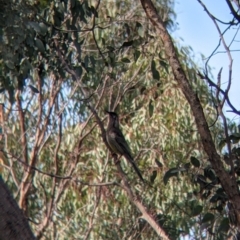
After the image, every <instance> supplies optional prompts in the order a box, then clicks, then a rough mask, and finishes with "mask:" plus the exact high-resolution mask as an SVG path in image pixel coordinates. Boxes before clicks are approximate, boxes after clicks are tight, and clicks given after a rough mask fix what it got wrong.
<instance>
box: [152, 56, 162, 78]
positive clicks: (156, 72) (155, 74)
mask: <svg viewBox="0 0 240 240" xmlns="http://www.w3.org/2000/svg"><path fill="white" fill-rule="evenodd" d="M151 71H152V76H153V79H156V80H159V79H160V74H159V72H158V71H157V69H156V63H155V61H154V60H152V63H151Z"/></svg>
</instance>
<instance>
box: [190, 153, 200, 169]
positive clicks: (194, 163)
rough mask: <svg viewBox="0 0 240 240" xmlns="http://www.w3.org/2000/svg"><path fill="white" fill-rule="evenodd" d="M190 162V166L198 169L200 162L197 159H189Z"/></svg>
mask: <svg viewBox="0 0 240 240" xmlns="http://www.w3.org/2000/svg"><path fill="white" fill-rule="evenodd" d="M190 160H191V163H192V165H193V166H194V167H200V161H199V160H198V159H197V158H195V157H193V156H192V157H191V158H190Z"/></svg>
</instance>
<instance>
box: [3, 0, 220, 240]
mask: <svg viewBox="0 0 240 240" xmlns="http://www.w3.org/2000/svg"><path fill="white" fill-rule="evenodd" d="M2 3H3V4H4V6H5V7H4V8H1V13H2V15H1V18H2V19H3V20H4V21H1V25H0V27H1V32H2V39H1V50H2V51H1V59H2V61H1V67H0V69H1V92H2V94H4V95H5V97H6V101H5V123H4V130H5V134H4V136H5V143H4V148H3V150H2V152H3V158H2V165H3V166H4V168H3V170H2V175H3V177H4V179H5V181H6V182H7V184H8V186H9V188H10V189H11V191H12V192H13V194H14V197H15V199H16V200H17V201H18V203H19V206H20V207H21V208H22V209H23V210H24V213H25V215H26V216H27V217H28V219H29V220H30V224H31V226H32V229H33V232H34V233H35V235H36V236H37V237H38V238H42V239H49V238H50V239H66V238H67V239H71V238H77V239H126V238H132V239H146V238H147V239H156V233H157V234H158V235H160V236H162V237H163V236H165V237H166V238H173V239H176V238H177V237H179V236H181V235H182V234H188V233H189V232H190V231H193V230H194V231H196V234H198V233H199V232H197V231H200V227H199V226H200V224H199V221H200V220H199V219H202V218H201V217H202V216H206V215H204V214H205V213H206V212H207V213H208V211H210V207H209V205H208V204H206V203H207V200H206V199H207V197H208V196H207V197H205V198H204V197H202V196H203V194H207V191H206V186H205V185H204V188H201V185H200V183H201V176H203V174H202V172H204V173H205V172H208V175H207V176H210V175H211V173H212V175H211V177H212V179H210V180H211V181H212V182H211V184H212V185H213V186H215V185H214V184H215V182H214V181H215V180H216V176H215V174H214V172H213V171H212V168H211V166H209V164H208V162H207V155H206V154H205V153H204V151H203V147H202V144H201V141H200V138H199V135H198V131H197V127H196V124H195V122H194V118H193V115H192V112H191V109H190V106H189V105H188V103H187V101H186V99H185V97H184V95H183V93H182V92H181V91H180V90H179V87H178V85H177V82H176V81H175V75H174V73H173V70H172V68H171V67H170V65H169V59H168V55H167V54H166V47H165V46H164V41H163V40H159V36H158V34H157V33H156V32H155V29H154V27H153V26H152V24H151V22H150V21H149V20H148V18H147V17H146V16H145V14H144V11H143V9H142V6H141V4H140V2H131V1H124V2H123V1H113V2H101V1H76V0H71V1H57V0H56V1H40V2H39V3H35V2H31V1H29V2H28V1H18V2H17V3H16V2H14V3H13V2H11V1H6V2H5V1H3V0H2V1H1V4H2ZM156 8H157V10H158V12H159V13H161V16H162V17H163V25H164V27H166V28H167V29H168V30H169V31H172V30H173V29H174V27H175V25H174V21H173V20H174V12H173V2H172V1H167V0H164V1H157V2H156ZM176 51H177V56H178V58H179V59H180V61H181V63H182V66H183V68H184V71H185V72H186V74H187V76H188V77H189V79H191V81H190V85H191V88H192V89H193V90H194V91H195V92H196V93H197V94H198V96H199V98H200V101H201V103H202V106H203V109H204V111H205V112H206V113H207V115H208V119H207V120H208V121H209V123H213V122H214V119H215V108H214V105H213V103H212V99H211V96H210V94H209V92H208V88H207V86H206V85H205V84H204V82H203V81H202V80H201V79H200V78H199V76H198V75H197V74H196V69H197V66H196V65H195V64H194V62H193V61H191V59H190V57H189V53H190V52H189V51H190V50H189V49H188V48H181V47H179V48H178V49H176ZM106 109H107V110H112V111H117V112H118V113H119V114H120V117H121V119H120V120H121V126H122V130H123V132H124V135H125V137H126V139H127V140H128V141H129V143H130V146H131V149H132V151H133V153H134V154H133V155H134V156H135V161H136V163H137V165H138V166H139V168H140V169H141V171H142V173H143V177H144V179H145V180H146V183H145V184H142V183H141V182H139V180H138V179H137V178H136V177H135V175H134V172H133V171H132V170H131V169H130V168H129V166H128V165H127V164H126V163H125V160H122V161H121V165H119V162H116V161H115V162H114V156H112V155H111V153H110V151H109V149H108V147H107V144H106V138H105V130H104V126H106V122H105V117H106V116H105V113H104V111H105V110H106ZM212 129H213V130H212V134H213V136H215V137H216V141H217V140H218V139H219V138H220V137H221V136H223V135H222V134H223V132H222V130H221V129H220V128H219V123H218V122H216V123H215V124H214V127H213V128H212ZM199 159H202V162H201V163H200V161H199ZM205 177H206V176H205ZM209 178H210V177H209ZM196 183H199V185H200V187H199V185H197V184H196ZM207 184H208V183H207ZM216 184H217V183H216ZM208 185H209V184H208ZM212 185H211V186H212ZM208 190H209V189H208ZM199 192H200V193H199ZM209 214H210V213H209ZM207 216H209V215H207ZM211 217H212V215H211ZM211 217H210V220H212V218H211ZM205 218H207V217H205ZM208 221H209V219H207V221H206V222H208ZM148 223H149V224H150V225H149V224H148ZM153 229H154V230H155V231H154V230H153Z"/></svg>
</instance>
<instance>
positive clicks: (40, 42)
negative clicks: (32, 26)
mask: <svg viewBox="0 0 240 240" xmlns="http://www.w3.org/2000/svg"><path fill="white" fill-rule="evenodd" d="M35 46H36V47H37V48H38V50H39V51H40V52H42V53H44V52H45V47H44V45H43V42H42V41H41V40H40V39H38V38H37V39H36V40H35Z"/></svg>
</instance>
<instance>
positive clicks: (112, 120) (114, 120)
mask: <svg viewBox="0 0 240 240" xmlns="http://www.w3.org/2000/svg"><path fill="white" fill-rule="evenodd" d="M106 113H107V114H108V124H109V125H111V126H113V127H119V119H118V115H117V113H115V112H109V111H106Z"/></svg>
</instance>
